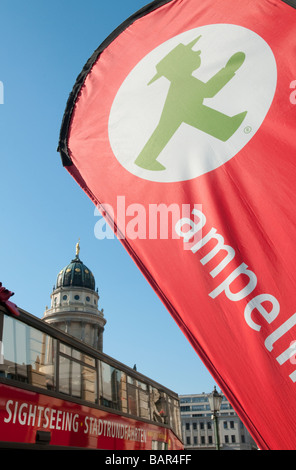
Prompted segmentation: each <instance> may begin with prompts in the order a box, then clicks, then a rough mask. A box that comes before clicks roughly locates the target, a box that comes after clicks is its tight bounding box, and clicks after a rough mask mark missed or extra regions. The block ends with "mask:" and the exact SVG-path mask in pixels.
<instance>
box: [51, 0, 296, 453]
mask: <svg viewBox="0 0 296 470" xmlns="http://www.w3.org/2000/svg"><path fill="white" fill-rule="evenodd" d="M287 3H290V4H289V5H288V4H287ZM287 3H284V2H282V1H281V0H273V1H271V0H250V1H249V2H248V3H247V4H245V3H243V4H242V3H238V2H237V1H235V0H223V2H222V1H221V0H214V1H213V0H211V1H210V0H204V1H203V2H197V1H196V0H169V1H156V2H153V3H152V4H150V5H148V6H147V7H145V8H143V9H142V10H141V11H139V12H138V13H136V14H135V15H134V16H133V17H131V18H130V19H129V20H127V21H126V22H125V23H124V24H123V25H122V26H121V27H119V28H118V29H117V30H116V31H115V32H114V33H113V34H112V35H111V36H110V37H109V38H108V39H107V40H106V41H105V42H104V43H103V44H102V45H101V46H100V47H99V48H98V50H97V51H95V53H94V54H93V56H92V57H91V58H90V59H89V61H88V62H87V64H86V66H85V68H84V69H83V71H82V72H81V74H80V76H79V77H78V79H77V82H76V84H75V86H74V88H73V91H72V93H71V95H70V98H69V101H68V104H67V108H66V112H65V116H64V120H63V124H62V129H61V137H60V143H59V150H60V152H61V155H62V159H63V164H64V165H65V166H66V168H67V170H68V171H69V172H70V173H71V175H72V176H73V177H74V178H75V179H76V181H77V182H78V183H79V184H80V186H81V187H82V188H83V189H84V191H85V192H86V193H87V194H88V195H89V197H90V198H91V199H92V200H93V201H94V203H95V204H97V205H101V208H102V207H103V208H104V211H105V212H104V214H105V216H106V218H107V220H108V221H109V223H110V224H111V226H112V227H113V228H114V231H115V232H116V233H117V235H118V236H119V238H121V240H122V243H123V244H124V246H125V248H126V249H127V250H128V252H129V253H130V255H131V256H132V258H133V259H134V261H135V262H136V263H137V265H138V267H139V268H140V270H141V271H142V272H143V273H144V275H145V276H146V278H147V279H148V281H149V282H150V283H151V285H152V287H153V288H154V289H155V291H156V292H157V294H158V295H159V297H160V298H161V300H162V301H163V302H164V304H165V305H166V306H167V308H168V310H169V311H170V313H171V315H172V316H173V318H174V319H175V321H176V322H177V324H178V325H179V327H180V328H181V329H182V331H183V332H184V334H185V335H186V336H187V338H188V340H189V341H190V342H191V344H192V346H193V347H194V348H195V350H196V351H197V353H198V354H199V356H200V357H201V359H202V360H203V361H204V363H205V365H206V366H207V368H208V369H209V371H210V372H211V373H212V375H213V377H214V378H215V380H216V381H217V383H218V384H219V386H220V387H221V389H222V390H223V392H224V393H225V395H226V396H227V398H228V399H229V400H230V401H231V403H232V404H233V406H234V408H235V409H236V410H237V412H238V413H239V415H240V417H241V418H242V420H243V421H244V423H245V424H246V426H247V427H248V428H249V430H250V432H251V433H252V435H253V436H254V438H255V440H256V441H257V443H258V445H259V446H260V448H261V449H295V447H296V436H295V432H294V428H295V420H296V404H295V399H294V397H295V393H296V367H295V340H296V313H295V312H296V282H295V276H294V272H295V262H296V249H295V240H296V217H295V205H296V194H295V181H296V164H295V161H296V141H295V130H296V106H295V99H294V98H295V96H294V94H295V91H294V89H295V80H296V60H295V57H296V35H295V30H296V11H295V8H294V7H293V6H292V4H293V2H287ZM165 221H169V222H168V224H166V222H165Z"/></svg>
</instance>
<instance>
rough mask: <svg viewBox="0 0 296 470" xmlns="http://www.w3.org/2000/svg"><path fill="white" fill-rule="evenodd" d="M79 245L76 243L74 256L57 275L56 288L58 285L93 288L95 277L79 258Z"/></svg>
mask: <svg viewBox="0 0 296 470" xmlns="http://www.w3.org/2000/svg"><path fill="white" fill-rule="evenodd" d="M79 251H80V247H79V244H78V243H77V245H76V258H75V259H73V260H72V261H71V263H70V264H68V266H66V267H65V268H64V269H62V270H61V271H60V272H59V274H58V277H57V286H56V287H57V288H59V287H69V286H73V287H74V286H75V287H86V288H87V289H91V290H95V278H94V276H93V273H92V272H91V271H90V270H89V269H88V267H87V266H85V264H83V262H82V261H81V260H80V258H79Z"/></svg>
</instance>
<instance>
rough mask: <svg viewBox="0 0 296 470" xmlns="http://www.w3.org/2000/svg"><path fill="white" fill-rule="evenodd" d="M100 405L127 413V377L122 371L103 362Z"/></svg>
mask: <svg viewBox="0 0 296 470" xmlns="http://www.w3.org/2000/svg"><path fill="white" fill-rule="evenodd" d="M100 364H101V374H100V404H101V405H103V406H107V407H108V408H113V409H114V410H119V411H126V376H125V373H124V372H122V371H121V370H118V369H115V368H114V367H112V366H110V365H109V364H106V363H105V362H102V361H101V363H100Z"/></svg>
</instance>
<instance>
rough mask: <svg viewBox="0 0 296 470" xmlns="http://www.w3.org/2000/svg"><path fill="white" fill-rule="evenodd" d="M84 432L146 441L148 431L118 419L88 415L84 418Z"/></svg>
mask: <svg viewBox="0 0 296 470" xmlns="http://www.w3.org/2000/svg"><path fill="white" fill-rule="evenodd" d="M84 434H91V435H95V436H104V437H112V438H116V439H125V440H129V441H137V442H146V441H147V436H146V432H145V430H144V429H142V428H137V427H135V426H131V425H127V424H122V423H119V422H117V421H111V420H106V419H97V418H94V417H92V416H86V417H85V420H84Z"/></svg>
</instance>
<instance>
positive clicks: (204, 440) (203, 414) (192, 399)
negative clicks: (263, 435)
mask: <svg viewBox="0 0 296 470" xmlns="http://www.w3.org/2000/svg"><path fill="white" fill-rule="evenodd" d="M208 397H209V394H206V393H200V394H193V395H180V407H181V423H182V437H183V442H184V446H185V449H187V450H211V449H212V450H215V449H216V442H215V430H214V424H213V421H212V412H211V410H210V405H209V399H208ZM218 427H219V437H220V449H221V450H256V449H257V446H256V443H255V442H254V440H253V439H252V437H251V435H250V433H249V432H248V430H247V428H246V427H245V426H244V424H243V423H242V421H241V420H240V418H239V416H238V415H237V413H236V412H235V411H234V409H233V408H232V406H231V404H230V403H229V401H228V400H227V398H226V397H225V396H223V400H222V405H221V409H220V412H219V413H218Z"/></svg>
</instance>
